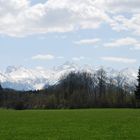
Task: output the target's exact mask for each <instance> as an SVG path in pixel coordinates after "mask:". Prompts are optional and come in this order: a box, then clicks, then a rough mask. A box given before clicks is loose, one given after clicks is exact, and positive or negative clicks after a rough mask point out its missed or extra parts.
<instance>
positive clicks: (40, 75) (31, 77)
mask: <svg viewBox="0 0 140 140" xmlns="http://www.w3.org/2000/svg"><path fill="white" fill-rule="evenodd" d="M100 68H101V67H93V66H89V65H83V66H80V65H77V64H75V63H72V62H65V63H64V64H62V65H60V66H57V67H53V68H50V69H44V68H41V67H38V68H35V69H28V68H25V67H22V66H8V67H7V69H6V70H5V71H4V72H0V83H1V85H2V87H3V88H10V89H15V90H20V91H22V90H24V91H28V90H38V89H42V88H43V87H44V86H46V85H54V84H56V83H57V82H58V81H59V79H60V78H61V76H63V75H64V74H68V73H69V72H71V71H85V72H90V73H94V72H96V71H97V70H98V69H100ZM103 69H104V70H105V71H106V72H107V75H108V77H112V78H114V77H116V76H117V75H118V74H120V75H121V76H122V77H125V80H126V82H127V83H128V84H129V85H134V84H135V83H136V77H137V70H136V69H133V68H125V69H122V70H115V69H113V68H111V67H103Z"/></svg>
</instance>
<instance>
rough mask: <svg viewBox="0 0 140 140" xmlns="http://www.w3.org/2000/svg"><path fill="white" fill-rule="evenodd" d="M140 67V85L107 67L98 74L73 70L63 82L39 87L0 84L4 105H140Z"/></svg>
mask: <svg viewBox="0 0 140 140" xmlns="http://www.w3.org/2000/svg"><path fill="white" fill-rule="evenodd" d="M139 100H140V69H139V75H138V85H137V86H136V88H135V87H134V86H133V85H129V84H128V83H127V82H126V79H125V78H124V77H122V76H121V75H120V74H118V75H117V76H116V78H115V79H114V78H112V77H109V76H107V74H106V71H105V70H104V69H102V68H101V69H99V70H98V71H97V72H95V73H94V74H91V73H88V72H70V73H69V74H67V75H63V76H62V77H61V78H60V80H59V82H58V83H57V84H56V85H53V86H49V87H48V86H47V88H44V89H42V90H37V91H15V90H11V89H3V88H2V87H1V86H0V107H1V108H13V109H64V108H66V109H76V108H134V107H139V106H140V105H139Z"/></svg>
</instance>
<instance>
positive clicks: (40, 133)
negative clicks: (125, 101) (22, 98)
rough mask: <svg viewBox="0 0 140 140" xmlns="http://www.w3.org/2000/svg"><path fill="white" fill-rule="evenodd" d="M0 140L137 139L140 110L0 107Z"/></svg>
mask: <svg viewBox="0 0 140 140" xmlns="http://www.w3.org/2000/svg"><path fill="white" fill-rule="evenodd" d="M0 140H140V110H134V109H87V110H45V111H44V110H27V111H14V110H0Z"/></svg>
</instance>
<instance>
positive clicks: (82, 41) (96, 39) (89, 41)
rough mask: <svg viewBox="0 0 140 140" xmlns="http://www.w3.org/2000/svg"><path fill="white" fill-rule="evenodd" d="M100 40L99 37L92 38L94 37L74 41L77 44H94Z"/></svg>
mask: <svg viewBox="0 0 140 140" xmlns="http://www.w3.org/2000/svg"><path fill="white" fill-rule="evenodd" d="M100 41H101V40H100V39H99V38H94V39H83V40H79V41H75V42H74V43H75V44H77V45H95V44H97V43H99V42H100Z"/></svg>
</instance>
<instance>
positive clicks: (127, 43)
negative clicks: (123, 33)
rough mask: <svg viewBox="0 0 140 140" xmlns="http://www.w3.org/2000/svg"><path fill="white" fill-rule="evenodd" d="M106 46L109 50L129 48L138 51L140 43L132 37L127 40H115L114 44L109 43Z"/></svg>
mask: <svg viewBox="0 0 140 140" xmlns="http://www.w3.org/2000/svg"><path fill="white" fill-rule="evenodd" d="M104 46H105V47H109V48H115V47H123V46H129V47H131V49H136V48H138V46H140V41H138V40H136V39H135V38H132V37H126V38H121V39H117V40H113V41H112V42H109V43H105V44H104Z"/></svg>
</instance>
